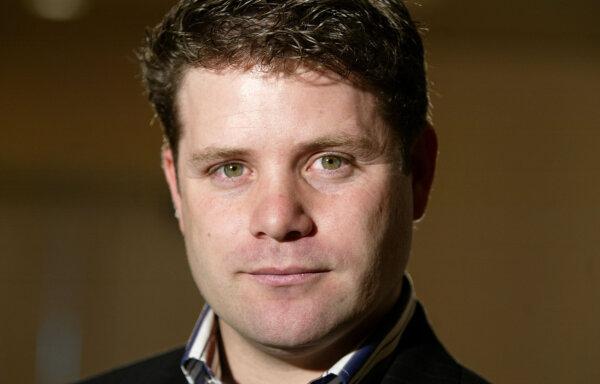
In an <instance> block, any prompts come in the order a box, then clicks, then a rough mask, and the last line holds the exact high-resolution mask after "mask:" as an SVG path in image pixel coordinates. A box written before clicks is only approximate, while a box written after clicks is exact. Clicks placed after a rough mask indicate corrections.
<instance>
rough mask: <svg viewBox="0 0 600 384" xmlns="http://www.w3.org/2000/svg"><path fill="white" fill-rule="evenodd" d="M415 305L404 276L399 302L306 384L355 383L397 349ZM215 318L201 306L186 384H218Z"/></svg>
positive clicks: (184, 362)
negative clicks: (353, 346) (356, 343)
mask: <svg viewBox="0 0 600 384" xmlns="http://www.w3.org/2000/svg"><path fill="white" fill-rule="evenodd" d="M415 305H416V299H415V294H414V290H413V286H412V281H411V279H410V276H409V275H408V274H405V275H404V278H403V282H402V291H401V294H400V298H399V300H398V301H397V302H396V304H394V306H393V307H392V309H391V310H390V312H389V313H388V314H387V315H386V316H385V318H384V319H383V320H382V323H378V324H377V328H376V329H374V330H373V332H372V333H371V334H370V335H369V336H368V337H367V338H366V339H365V341H364V342H363V343H362V344H361V345H360V346H359V347H358V348H357V349H355V350H353V351H351V352H350V353H348V354H347V355H345V356H344V357H342V358H341V359H340V360H338V361H337V362H336V363H335V364H334V365H333V366H332V367H331V368H329V369H328V370H327V371H326V372H324V373H323V374H322V375H321V377H319V378H318V379H316V380H313V381H311V382H310V383H309V384H353V383H357V382H359V381H360V380H361V379H362V378H363V377H364V376H365V375H366V374H367V373H368V372H369V371H370V370H371V369H372V368H373V367H374V366H375V365H376V364H377V363H378V362H380V361H381V360H383V359H384V358H385V357H387V356H388V355H389V354H390V353H391V352H392V351H393V350H394V349H395V348H396V346H397V345H398V342H399V341H400V337H401V335H402V332H403V331H404V329H405V328H406V325H407V324H408V322H409V321H410V319H411V318H412V315H413V313H414V309H415ZM216 320H217V319H216V315H215V313H214V312H213V311H212V309H211V308H210V307H209V306H208V305H205V306H204V309H203V310H202V313H201V314H200V317H199V318H198V321H197V322H196V325H195V327H194V331H193V332H192V335H191V337H190V339H189V341H188V343H187V346H186V349H185V353H184V355H183V358H182V359H181V369H182V370H183V373H184V375H185V377H186V378H187V380H188V382H189V383H190V384H221V381H220V380H219V379H218V378H217V377H216V376H215V375H214V373H213V372H212V370H211V369H210V365H209V364H210V361H211V359H212V357H213V356H214V354H215V351H216V343H217V338H216V329H217V328H216V327H217V322H216Z"/></svg>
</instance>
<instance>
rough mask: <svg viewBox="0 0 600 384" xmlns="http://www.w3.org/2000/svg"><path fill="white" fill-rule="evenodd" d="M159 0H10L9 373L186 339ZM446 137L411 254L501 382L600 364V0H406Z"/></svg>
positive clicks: (6, 133)
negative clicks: (152, 104)
mask: <svg viewBox="0 0 600 384" xmlns="http://www.w3.org/2000/svg"><path fill="white" fill-rule="evenodd" d="M170 5H171V1H166V0H128V1H123V0H101V1H100V0H95V1H94V0H22V1H18V0H2V2H1V4H0V48H1V50H0V52H1V59H0V85H1V92H0V129H1V132H2V136H1V140H0V142H1V145H0V382H3V383H40V384H54V383H65V382H69V381H73V380H75V379H77V378H79V377H84V376H89V375H92V374H95V373H98V372H100V371H103V370H106V369H109V368H111V367H114V366H116V365H120V364H124V363H126V362H130V361H132V360H136V359H140V358H142V357H145V356H148V355H151V354H154V353H157V352H160V351H164V350H166V349H169V348H172V347H175V346H178V345H181V344H183V343H184V342H185V341H186V339H187V337H188V335H189V333H190V331H191V329H192V327H193V324H194V322H195V320H196V316H197V314H198V311H199V310H200V308H201V306H202V301H201V298H200V297H199V295H198V294H197V292H196V288H195V286H194V284H193V282H192V280H191V277H190V274H189V272H188V269H187V264H186V260H185V256H184V249H183V244H182V241H181V239H180V236H179V233H178V231H177V228H176V223H175V220H174V219H173V217H172V215H173V214H172V209H171V206H170V201H169V197H168V194H167V189H166V187H165V186H164V185H163V181H162V176H161V173H160V169H159V147H160V144H161V135H160V130H159V127H158V126H157V125H156V124H154V125H153V126H151V124H150V121H151V117H152V113H151V110H150V108H149V107H148V106H147V104H146V101H145V99H144V97H143V95H142V90H141V87H140V86H139V79H138V77H137V73H138V69H137V64H136V61H135V58H134V54H133V49H134V48H135V47H137V46H138V43H139V42H140V41H141V38H142V36H143V31H144V28H145V27H146V26H149V25H153V24H155V23H156V22H158V20H159V19H160V17H161V15H162V14H163V13H164V12H165V11H166V10H167V9H168V8H169V7H170ZM410 6H411V8H412V10H413V12H414V14H415V16H416V18H417V19H418V20H420V21H421V22H422V24H423V26H424V27H427V28H428V31H427V32H425V43H426V46H427V49H428V61H429V73H430V77H431V81H432V103H433V105H434V109H433V115H434V121H435V125H436V127H437V129H438V133H439V136H440V157H439V168H438V172H437V179H436V181H435V185H434V192H433V196H432V199H431V205H430V209H429V212H428V215H427V217H426V219H425V220H423V221H422V222H421V223H419V224H418V229H417V232H416V239H415V246H414V251H413V255H412V260H411V262H410V266H409V270H410V272H411V273H412V276H413V278H414V281H415V285H416V291H417V294H418V296H419V297H420V299H421V300H422V301H423V302H424V303H425V305H426V308H427V310H428V313H429V317H430V320H431V321H432V322H433V324H434V328H435V329H436V331H437V333H438V335H439V336H440V338H441V339H442V341H443V342H444V343H445V345H446V346H447V348H448V349H449V350H450V351H451V352H452V353H453V354H454V355H455V356H456V357H457V358H458V359H459V360H460V361H462V362H463V363H465V364H466V365H468V366H470V367H471V368H473V369H474V370H476V371H478V372H480V373H481V374H483V375H484V376H486V377H487V378H489V379H490V380H492V381H494V382H503V383H597V382H600V364H598V361H600V331H599V329H600V328H599V327H598V322H599V320H600V260H599V259H600V258H599V257H598V256H600V255H599V251H598V248H599V247H598V240H599V232H598V231H599V228H600V225H599V223H600V220H599V219H600V160H599V158H598V157H599V156H598V152H599V151H600V112H599V109H600V103H599V102H600V28H599V26H598V21H597V20H598V17H599V16H600V2H597V1H592V0H572V1H568V2H567V1H548V0H530V1H527V2H525V1H511V2H506V1H495V2H492V1H477V0H463V1H449V0H422V1H420V3H419V4H417V3H415V2H414V1H410Z"/></svg>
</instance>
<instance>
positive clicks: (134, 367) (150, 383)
mask: <svg viewBox="0 0 600 384" xmlns="http://www.w3.org/2000/svg"><path fill="white" fill-rule="evenodd" d="M182 356H183V348H178V349H175V350H172V351H169V352H166V353H163V354H161V355H158V356H154V357H151V358H149V359H146V360H142V361H139V362H136V363H133V364H131V365H128V366H125V367H121V368H117V369H115V370H112V371H110V372H107V373H104V374H100V375H98V376H95V377H92V378H89V379H86V380H84V381H81V382H79V383H78V384H104V383H106V384H113V383H114V384H118V383H123V384H125V383H145V384H184V383H187V380H186V379H185V376H184V375H183V373H182V372H181V369H180V367H179V363H180V360H181V357H182Z"/></svg>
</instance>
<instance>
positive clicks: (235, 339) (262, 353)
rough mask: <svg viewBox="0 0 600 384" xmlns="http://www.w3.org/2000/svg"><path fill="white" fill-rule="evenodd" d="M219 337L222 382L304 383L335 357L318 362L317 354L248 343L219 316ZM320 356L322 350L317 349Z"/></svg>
mask: <svg viewBox="0 0 600 384" xmlns="http://www.w3.org/2000/svg"><path fill="white" fill-rule="evenodd" d="M218 326H219V329H220V337H219V338H218V339H217V343H218V349H219V352H218V356H219V360H218V363H219V366H218V367H213V370H215V369H214V368H216V372H219V376H220V377H221V380H222V381H223V382H224V383H239V384H259V383H261V384H270V383H281V382H282V380H281V378H282V377H285V382H286V383H287V384H296V383H298V384H306V383H309V382H310V381H312V380H314V379H316V378H318V377H319V376H321V374H322V373H323V372H324V371H326V370H327V369H329V367H330V366H331V365H333V364H334V363H335V361H336V360H337V359H334V360H333V361H331V362H330V361H329V359H323V360H322V361H319V362H318V363H317V359H315V358H316V354H314V353H302V354H301V355H298V354H294V355H293V356H292V354H289V355H288V354H287V353H276V351H269V350H266V349H264V348H260V347H258V346H256V345H254V344H252V343H249V342H248V341H247V340H246V339H245V338H244V337H242V336H241V335H240V334H239V333H237V331H235V330H234V329H233V328H231V327H230V326H229V325H228V324H227V323H225V322H223V321H222V320H220V319H219V325H218ZM318 355H319V356H322V354H321V353H318Z"/></svg>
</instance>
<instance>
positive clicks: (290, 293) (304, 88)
mask: <svg viewBox="0 0 600 384" xmlns="http://www.w3.org/2000/svg"><path fill="white" fill-rule="evenodd" d="M178 107H179V117H180V121H181V126H182V138H181V141H180V145H179V160H178V164H177V175H175V165H174V164H173V161H172V155H171V153H170V151H169V150H168V149H167V150H165V152H164V153H163V158H164V163H163V166H164V168H165V172H166V175H167V180H168V182H169V185H170V188H171V192H172V194H173V200H174V203H175V205H176V208H177V209H178V211H179V212H180V218H179V224H180V227H181V230H182V232H183V234H184V237H185V244H186V248H187V254H188V259H189V263H190V266H191V270H192V274H193V277H194V279H195V281H196V284H197V285H198V287H199V289H200V292H201V293H202V295H203V296H204V298H205V299H206V301H207V302H208V303H209V304H210V305H211V306H212V308H213V309H214V311H215V312H216V313H217V314H218V316H219V318H220V321H221V326H222V327H225V328H227V329H228V330H232V331H233V332H235V333H236V334H237V335H238V336H241V338H240V339H241V340H244V341H246V342H249V343H251V344H252V345H254V346H258V347H261V348H265V349H267V350H269V351H283V352H284V353H285V351H302V350H306V351H314V350H327V349H328V348H329V349H332V350H335V349H336V348H339V347H340V343H353V342H356V341H358V340H356V339H353V338H352V336H351V335H353V334H361V333H362V332H361V328H362V327H364V326H365V325H366V324H367V323H368V322H369V320H372V319H374V318H377V317H379V316H381V314H382V313H383V312H384V311H386V310H387V309H388V308H389V306H390V305H391V304H392V303H393V301H394V300H395V299H396V298H397V296H398V294H399V291H400V286H401V281H402V273H403V271H404V268H405V266H406V262H407V259H408V254H409V249H410V241H411V226H412V219H413V196H412V186H411V178H410V176H408V175H406V174H405V173H403V172H402V169H401V164H400V160H398V158H397V157H396V156H394V144H393V143H392V141H391V140H390V135H389V132H388V130H387V127H386V125H385V123H384V121H383V120H382V117H381V116H380V113H379V112H378V108H377V107H376V100H375V98H374V96H373V95H372V94H371V93H369V92H367V91H363V90H360V89H358V88H356V87H353V86H352V85H350V84H349V83H347V82H342V81H339V80H337V79H335V78H333V77H327V76H324V75H322V74H319V73H317V72H313V71H308V72H306V71H305V72H303V73H300V72H298V73H297V74H296V75H293V76H284V75H276V74H265V73H263V72H260V71H254V70H252V71H246V72H243V71H235V70H224V71H219V72H216V71H209V70H205V69H191V70H188V71H187V72H186V74H185V76H184V78H183V81H182V85H181V88H180V92H179V94H178Z"/></svg>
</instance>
